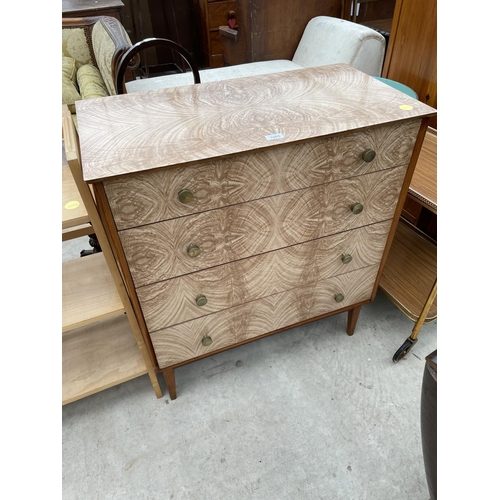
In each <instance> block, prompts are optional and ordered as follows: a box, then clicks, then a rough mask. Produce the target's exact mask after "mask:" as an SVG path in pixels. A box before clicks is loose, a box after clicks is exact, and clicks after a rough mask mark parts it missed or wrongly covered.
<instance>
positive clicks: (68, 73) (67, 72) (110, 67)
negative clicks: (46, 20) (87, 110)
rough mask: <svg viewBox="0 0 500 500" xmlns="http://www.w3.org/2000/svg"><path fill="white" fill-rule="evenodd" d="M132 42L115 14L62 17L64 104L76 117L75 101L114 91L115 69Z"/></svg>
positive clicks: (114, 92)
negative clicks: (110, 15)
mask: <svg viewBox="0 0 500 500" xmlns="http://www.w3.org/2000/svg"><path fill="white" fill-rule="evenodd" d="M131 46H132V44H131V41H130V38H129V37H128V35H127V32H126V31H125V29H124V28H123V26H122V25H121V24H120V22H119V21H118V20H117V19H115V18H114V17H106V16H95V17H86V18H79V19H64V18H63V19H62V104H63V105H64V104H66V105H68V108H69V110H70V111H71V113H72V114H73V119H74V120H75V124H76V123H77V122H76V117H75V102H76V101H78V100H80V99H95V98H99V97H106V96H109V95H115V94H116V90H115V84H114V78H115V71H116V67H117V65H118V63H119V61H120V58H121V56H122V55H123V53H124V52H126V51H127V50H128V49H129V48H130V47H131Z"/></svg>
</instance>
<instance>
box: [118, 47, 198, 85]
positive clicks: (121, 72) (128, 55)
mask: <svg viewBox="0 0 500 500" xmlns="http://www.w3.org/2000/svg"><path fill="white" fill-rule="evenodd" d="M150 47H164V48H167V49H172V50H175V51H176V52H178V53H179V54H180V55H181V56H182V57H183V59H184V60H185V61H186V62H187V63H188V65H189V67H190V68H191V71H192V72H193V79H194V83H195V84H197V83H201V80H200V72H199V71H198V66H197V65H196V63H195V62H194V59H193V58H192V57H191V55H190V54H189V52H188V51H187V50H186V49H185V48H184V47H182V45H179V44H178V43H176V42H174V41H172V40H168V39H167V38H145V39H144V40H141V41H140V42H137V43H136V44H135V45H133V46H132V47H130V48H129V49H128V50H127V51H126V52H125V53H124V54H123V55H122V57H121V59H120V62H119V63H118V70H117V72H116V76H115V88H116V93H117V94H124V93H126V92H125V85H124V84H123V79H124V77H125V72H126V71H127V69H128V65H129V63H130V61H132V59H133V58H134V57H135V56H136V55H137V54H139V52H142V51H143V50H146V49H149V48H150Z"/></svg>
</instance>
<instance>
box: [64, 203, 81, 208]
mask: <svg viewBox="0 0 500 500" xmlns="http://www.w3.org/2000/svg"><path fill="white" fill-rule="evenodd" d="M79 206H80V202H78V201H68V203H66V205H64V208H65V209H66V210H74V209H75V208H78V207H79Z"/></svg>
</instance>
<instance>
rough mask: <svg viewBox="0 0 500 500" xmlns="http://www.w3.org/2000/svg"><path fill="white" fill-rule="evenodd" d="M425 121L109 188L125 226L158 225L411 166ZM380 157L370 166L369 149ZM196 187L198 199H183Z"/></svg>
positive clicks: (116, 217) (142, 177)
mask: <svg viewBox="0 0 500 500" xmlns="http://www.w3.org/2000/svg"><path fill="white" fill-rule="evenodd" d="M419 127H420V120H413V121H409V122H403V123H395V124H391V125H383V126H380V127H374V128H371V129H367V130H362V131H359V132H354V133H352V134H346V135H340V136H334V137H329V138H326V139H318V140H315V141H311V142H305V143H300V144H287V145H283V146H278V147H276V148H274V149H272V150H269V149H268V150H262V151H258V152H255V153H247V154H241V155H239V156H237V157H231V158H222V159H217V160H211V161H207V162H204V163H196V164H194V165H191V166H188V167H179V168H173V169H165V170H160V171H153V172H147V173H143V174H138V175H135V176H133V177H124V178H119V179H115V180H111V181H108V182H106V183H105V190H106V194H107V196H108V200H109V203H110V206H111V210H112V212H113V217H114V220H115V223H116V225H117V228H118V229H127V228H131V227H134V226H140V225H143V224H149V223H153V222H159V221H162V220H168V219H172V218H175V217H180V216H184V215H189V214H193V213H199V212H205V211H207V210H212V209H215V208H220V207H223V206H227V205H233V204H236V203H242V202H246V201H251V200H256V199H259V198H263V197H266V196H273V195H276V194H282V193H286V192H289V191H294V190H297V189H302V188H306V187H310V186H316V185H319V184H323V183H327V182H333V181H337V180H341V179H345V178H348V177H354V176H358V175H363V174H366V173H371V172H376V171H379V170H384V169H388V168H392V167H396V166H400V165H407V164H408V163H409V161H410V157H411V154H412V151H413V147H414V145H415V138H416V136H417V132H418V130H419ZM367 149H372V150H373V151H375V152H376V156H375V159H374V160H373V161H371V162H365V161H364V160H363V158H362V154H363V152H364V151H365V150H367ZM182 189H189V190H190V191H191V192H192V193H193V196H194V198H193V200H192V202H190V203H189V204H184V203H181V201H179V197H178V193H179V191H180V190H182Z"/></svg>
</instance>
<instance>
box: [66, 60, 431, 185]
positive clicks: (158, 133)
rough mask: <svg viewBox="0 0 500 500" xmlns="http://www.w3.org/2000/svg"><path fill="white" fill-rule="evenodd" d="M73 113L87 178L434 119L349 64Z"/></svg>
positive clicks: (90, 104) (104, 102)
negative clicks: (387, 125) (386, 125)
mask: <svg viewBox="0 0 500 500" xmlns="http://www.w3.org/2000/svg"><path fill="white" fill-rule="evenodd" d="M401 106H402V108H403V109H402V108H401ZM409 108H411V109H409ZM76 111H77V118H78V130H79V136H80V144H81V151H82V167H83V174H84V179H85V181H87V182H95V181H100V180H105V179H108V178H113V177H118V176H123V175H126V174H130V173H135V172H141V171H147V170H151V169H156V168H161V167H168V166H172V165H179V164H185V163H190V162H194V161H200V160H204V159H209V158H217V157H222V156H228V155H233V154H237V153H241V152H244V151H254V150H258V149H262V148H267V147H272V146H275V145H277V144H286V143H292V142H297V141H303V140H306V139H312V138H316V137H323V136H329V135H332V134H336V133H342V132H346V131H350V130H356V129H363V128H367V127H372V126H377V125H381V124H384V123H390V122H395V121H401V120H407V119H411V118H415V117H424V116H433V115H435V114H436V110H435V109H433V108H431V107H429V106H427V105H426V104H424V103H421V102H419V101H417V100H415V99H413V98H411V97H409V96H407V95H406V94H403V93H402V92H399V91H397V90H395V89H393V88H392V87H390V86H389V85H387V84H385V83H383V82H380V81H377V80H376V79H374V78H372V77H370V76H368V75H366V74H365V73H362V72H360V71H358V70H356V69H354V68H352V67H350V66H348V65H346V64H336V65H330V66H320V67H314V68H305V69H300V70H296V71H287V72H282V73H273V74H267V75H259V76H251V77H246V78H237V79H231V80H224V81H220V82H208V83H202V84H198V85H194V84H193V85H189V86H183V87H176V88H168V89H160V90H154V91H149V92H138V93H133V94H124V95H117V96H110V97H105V98H101V99H89V100H81V101H77V103H76Z"/></svg>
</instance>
